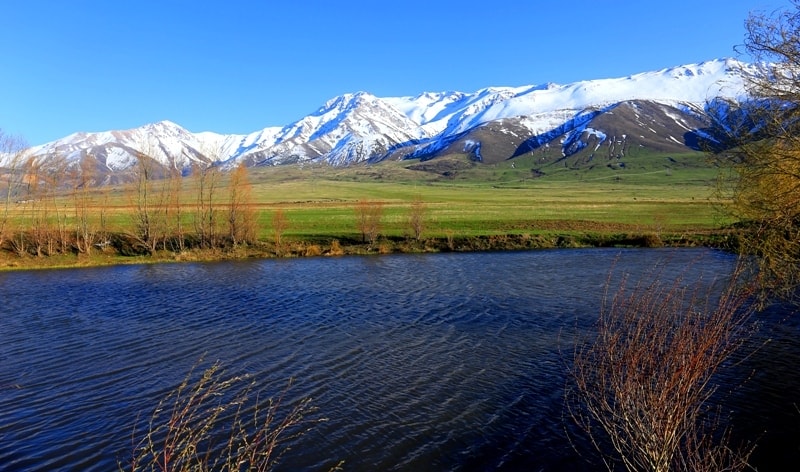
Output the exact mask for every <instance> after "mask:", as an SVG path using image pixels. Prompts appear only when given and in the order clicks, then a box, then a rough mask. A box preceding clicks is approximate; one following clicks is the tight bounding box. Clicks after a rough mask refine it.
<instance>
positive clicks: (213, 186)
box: [192, 164, 220, 248]
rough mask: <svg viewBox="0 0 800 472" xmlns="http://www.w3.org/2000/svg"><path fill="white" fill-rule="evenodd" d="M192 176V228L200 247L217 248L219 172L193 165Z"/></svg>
mask: <svg viewBox="0 0 800 472" xmlns="http://www.w3.org/2000/svg"><path fill="white" fill-rule="evenodd" d="M192 175H193V178H194V183H195V186H196V187H197V189H196V192H197V194H196V200H195V203H196V205H195V214H194V228H195V232H196V233H197V238H198V240H199V242H200V246H201V247H205V248H213V247H216V246H217V240H218V231H219V228H218V226H219V222H218V220H219V215H218V211H217V208H216V205H217V203H216V197H217V196H216V193H217V190H218V188H217V187H218V186H219V180H220V174H219V170H217V168H216V167H213V166H203V165H200V164H195V165H194V166H192Z"/></svg>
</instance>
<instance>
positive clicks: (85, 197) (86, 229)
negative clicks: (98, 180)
mask: <svg viewBox="0 0 800 472" xmlns="http://www.w3.org/2000/svg"><path fill="white" fill-rule="evenodd" d="M95 176H96V172H95V168H94V165H93V163H92V162H91V161H90V160H88V159H84V160H82V161H80V163H79V165H78V166H76V167H73V169H72V200H73V204H74V207H75V246H76V247H77V249H78V251H79V252H81V253H85V254H90V253H91V251H92V247H93V245H94V242H95V239H96V237H97V231H98V230H97V228H96V227H95V225H94V222H93V220H92V209H91V206H92V198H91V187H92V185H93V184H94V179H95ZM101 211H104V210H102V209H101Z"/></svg>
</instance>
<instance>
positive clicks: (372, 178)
mask: <svg viewBox="0 0 800 472" xmlns="http://www.w3.org/2000/svg"><path fill="white" fill-rule="evenodd" d="M556 157H557V156H556ZM544 162H550V163H549V164H544ZM603 162H604V164H603V163H601V162H597V163H595V162H589V163H588V164H587V163H585V162H584V163H583V164H582V165H576V164H575V163H570V162H569V160H567V159H565V160H558V159H557V158H556V159H553V157H552V156H550V157H549V158H548V159H544V158H541V157H539V156H538V155H536V154H535V153H534V154H531V155H528V156H523V157H521V158H517V159H515V160H514V161H507V162H502V163H498V164H491V165H487V164H476V163H473V162H470V161H469V160H468V159H467V158H466V157H464V156H449V157H443V158H437V159H434V160H431V161H427V162H419V161H402V162H386V163H380V164H376V165H364V166H353V167H348V168H332V167H327V166H318V165H303V166H301V165H293V166H281V167H273V168H253V169H250V170H249V180H250V183H251V190H252V197H253V198H252V203H251V205H252V207H255V209H256V215H257V218H258V223H259V225H258V237H259V239H260V240H262V241H265V242H267V246H265V247H262V248H260V249H259V251H262V252H263V251H267V252H268V253H271V252H270V251H273V249H270V247H271V246H269V244H271V241H272V240H273V234H274V233H273V226H272V218H273V215H275V213H276V211H277V210H281V211H282V212H283V215H284V216H285V219H286V220H287V222H288V226H287V228H286V229H285V231H284V232H283V241H285V242H287V243H294V244H296V247H295V249H292V250H293V251H295V252H296V253H298V254H302V253H306V252H307V251H306V248H308V247H309V246H315V245H318V246H319V248H320V249H319V250H321V251H323V252H325V251H328V250H331V251H332V249H331V245H332V244H333V242H334V241H341V242H342V243H343V244H347V245H348V248H345V252H348V251H350V252H356V253H359V252H360V251H363V250H365V248H359V247H358V244H359V243H360V242H361V239H362V235H361V233H360V232H359V229H358V227H357V224H356V211H355V210H356V207H357V205H358V204H359V202H360V201H363V200H366V201H369V202H378V203H379V204H380V205H381V207H382V209H383V217H382V223H381V228H380V235H381V236H382V237H383V238H384V241H385V242H386V245H385V247H384V249H382V250H386V251H397V250H399V251H405V250H410V251H419V250H442V249H444V250H448V249H450V250H462V249H459V248H463V250H471V249H486V248H504V247H507V248H524V247H553V246H555V245H559V246H561V245H564V244H565V245H567V246H569V245H594V244H602V245H605V244H622V245H626V244H634V245H636V244H644V245H649V244H650V243H651V242H653V241H650V242H644V243H642V242H641V241H642V240H641V237H647V236H648V235H649V236H652V235H657V238H656V239H655V240H654V241H655V244H660V241H661V240H662V239H663V240H664V241H665V242H667V243H669V241H675V242H676V243H678V244H695V243H698V241H705V240H706V239H705V238H706V237H710V236H713V234H712V233H715V232H719V231H718V230H719V229H720V228H722V227H723V226H724V225H727V224H729V223H731V221H729V220H728V219H726V217H725V216H724V213H723V212H722V211H720V208H721V205H722V204H724V202H720V201H719V200H718V199H717V198H716V197H715V183H716V181H717V178H718V171H717V169H715V168H714V167H713V166H711V165H709V164H708V163H707V161H706V157H705V155H703V154H701V153H690V154H685V155H673V156H664V155H646V154H642V155H639V156H636V158H635V159H634V158H630V159H627V160H612V161H608V160H606V161H603ZM601 164H603V165H601ZM228 178H229V177H228V176H223V177H221V180H220V181H219V182H218V183H217V187H216V190H215V193H214V195H215V205H216V210H217V211H218V212H219V213H218V214H219V215H220V217H221V218H220V223H219V227H218V230H219V231H221V232H222V233H223V234H224V220H223V217H224V212H225V205H226V203H227V200H226V199H227V198H228V197H227V195H228V188H227V187H228ZM153 185H154V187H153V188H154V189H155V190H154V191H157V189H158V188H159V186H160V185H161V184H160V183H159V182H155V183H154V184H153ZM197 193H198V192H197V182H196V181H195V180H193V179H191V178H189V179H184V180H183V181H182V183H181V191H180V195H181V197H180V202H181V203H180V205H181V211H182V215H183V217H182V219H183V228H184V229H183V231H185V232H186V233H185V234H191V233H192V231H193V230H194V228H193V224H192V223H193V218H192V214H193V212H194V211H195V209H196V202H197ZM134 195H135V192H133V190H132V187H126V186H117V187H101V188H98V189H92V190H91V198H90V200H91V203H90V207H91V212H92V213H93V215H92V217H91V218H92V219H93V224H94V226H95V228H97V226H98V224H99V214H100V212H101V209H104V212H103V214H104V217H105V220H106V227H105V230H106V231H108V232H110V233H118V234H132V233H133V228H134V215H135V211H134V207H135V205H134V198H133V196H134ZM47 198H49V199H50V201H51V203H47V204H44V203H30V202H20V203H13V204H12V205H11V207H10V215H9V216H10V226H9V228H11V230H14V229H15V228H23V229H24V228H26V227H27V228H28V229H30V230H32V229H33V227H32V226H31V225H32V224H33V221H34V220H33V217H34V215H35V213H32V212H37V211H38V212H40V213H39V214H41V212H42V211H48V212H49V213H48V216H47V218H49V219H50V220H51V228H54V227H55V225H54V224H53V223H52V221H53V220H54V219H55V218H62V219H63V218H65V216H64V215H66V219H65V220H64V221H65V223H64V225H65V226H69V227H74V226H71V225H73V223H72V222H73V221H76V220H75V218H76V214H75V212H74V201H73V200H72V197H71V196H70V195H69V194H63V195H60V196H58V195H55V196H50V197H47ZM414 202H420V203H421V207H422V209H423V210H422V220H423V235H422V236H423V239H424V240H427V239H431V241H429V242H420V241H416V242H413V244H410V243H408V239H407V238H406V237H407V236H409V235H410V234H411V233H412V230H411V224H410V223H409V219H410V215H411V214H412V208H413V207H414ZM45 207H49V210H43V208H45ZM418 207H419V205H418ZM35 208H38V210H36V209H35ZM57 208H58V209H60V210H58V211H60V212H61V216H60V217H59V216H57V215H55V212H56V209H57ZM17 234H19V233H17ZM505 237H512V239H508V240H507V239H502V238H505ZM486 238H492V239H491V241H490V240H488V239H486ZM497 238H500V239H499V240H498V239H497ZM636 238H639V239H638V241H639V242H637V239H636ZM403 241H406V242H403ZM487 241H488V242H487ZM565 241H566V243H565ZM681 241H682V242H681ZM455 243H458V244H455ZM8 244H10V242H8V241H7V242H6V249H9V246H8ZM409 244H410V245H409ZM371 246H372V245H370V247H368V248H366V251H367V252H369V251H371V250H373V248H372V247H371ZM311 252H313V251H311ZM7 257H8V256H7ZM200 257H205V256H200Z"/></svg>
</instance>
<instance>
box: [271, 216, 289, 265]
mask: <svg viewBox="0 0 800 472" xmlns="http://www.w3.org/2000/svg"><path fill="white" fill-rule="evenodd" d="M288 227H289V221H288V220H287V219H286V214H285V213H284V212H283V210H282V209H280V208H278V209H277V210H275V213H273V214H272V235H273V239H274V241H275V252H276V253H277V254H278V255H280V254H281V251H282V245H283V233H285V232H286V229H287V228H288Z"/></svg>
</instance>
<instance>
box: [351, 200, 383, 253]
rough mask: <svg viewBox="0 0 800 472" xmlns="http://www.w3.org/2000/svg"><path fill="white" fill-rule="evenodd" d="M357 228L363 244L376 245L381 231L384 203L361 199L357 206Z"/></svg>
mask: <svg viewBox="0 0 800 472" xmlns="http://www.w3.org/2000/svg"><path fill="white" fill-rule="evenodd" d="M355 213H356V226H357V228H358V231H359V233H361V242H364V243H366V242H369V244H370V245H372V244H375V241H376V240H377V239H378V234H380V231H381V222H382V220H383V203H382V202H377V201H368V200H365V199H361V200H359V201H358V203H357V204H356V208H355Z"/></svg>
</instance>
